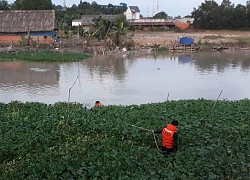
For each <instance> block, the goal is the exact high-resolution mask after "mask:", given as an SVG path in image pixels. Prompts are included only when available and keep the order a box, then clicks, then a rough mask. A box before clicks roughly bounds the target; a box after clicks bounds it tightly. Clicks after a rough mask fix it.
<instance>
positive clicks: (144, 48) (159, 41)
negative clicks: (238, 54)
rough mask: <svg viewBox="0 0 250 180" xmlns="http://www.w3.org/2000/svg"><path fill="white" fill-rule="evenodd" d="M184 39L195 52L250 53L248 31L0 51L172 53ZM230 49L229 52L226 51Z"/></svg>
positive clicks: (139, 35) (154, 34) (64, 42)
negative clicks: (120, 44) (113, 45)
mask: <svg viewBox="0 0 250 180" xmlns="http://www.w3.org/2000/svg"><path fill="white" fill-rule="evenodd" d="M182 36H189V37H192V38H193V39H194V46H193V49H192V50H201V51H211V50H223V49H227V50H232V51H235V50H237V51H240V50H250V33H249V32H248V31H229V30H221V31H208V30H207V31H185V32H174V31H161V32H160V31H135V32H133V34H132V35H130V36H129V37H127V38H126V39H125V41H126V42H124V46H125V48H120V49H119V48H115V49H113V50H109V48H107V47H105V46H104V45H100V43H96V45H95V43H93V44H92V45H90V46H86V44H85V39H59V40H58V41H56V42H55V43H54V44H40V45H39V46H37V47H36V48H31V47H18V46H12V45H11V46H6V47H2V48H0V53H1V52H16V51H22V50H23V49H32V50H39V49H50V50H53V51H57V52H60V53H61V54H63V53H64V52H73V53H90V54H110V53H116V54H119V53H122V54H124V53H125V54H126V53H128V51H130V52H150V51H152V50H154V49H156V48H155V47H157V48H158V50H159V47H160V48H163V49H164V50H166V51H168V50H170V49H173V48H174V47H176V46H179V38H180V37H182ZM224 47H226V48H224Z"/></svg>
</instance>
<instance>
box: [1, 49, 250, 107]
mask: <svg viewBox="0 0 250 180" xmlns="http://www.w3.org/2000/svg"><path fill="white" fill-rule="evenodd" d="M249 67H250V58H249V52H234V53H219V52H213V53H211V52H199V53H193V54H190V53H186V54H171V53H169V54H150V53H143V54H139V53H136V54H131V55H128V56H122V55H119V56H117V55H110V56H96V57H93V58H90V59H88V60H85V61H82V62H73V63H35V62H1V63H0V100H1V101H2V102H10V101H13V100H20V101H39V102H45V103H54V102H58V101H67V100H68V97H69V88H70V87H72V85H73V83H74V81H76V83H75V84H74V87H73V88H72V90H71V96H70V97H71V99H70V101H74V102H80V103H87V104H90V105H93V103H94V102H95V101H96V100H100V101H101V102H102V103H103V104H104V105H105V104H116V105H119V104H122V105H129V104H143V103H150V102H162V101H165V100H166V97H167V95H168V93H169V94H170V97H169V100H179V99H198V98H205V99H216V98H217V96H218V94H219V93H220V91H221V90H223V93H222V96H221V98H224V99H229V100H237V99H243V98H250V91H249V88H250V86H249V85H248V83H247V82H249V81H250V76H249V73H250V70H249Z"/></svg>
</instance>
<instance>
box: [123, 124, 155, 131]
mask: <svg viewBox="0 0 250 180" xmlns="http://www.w3.org/2000/svg"><path fill="white" fill-rule="evenodd" d="M128 125H130V126H133V127H136V128H138V129H141V130H143V131H148V132H151V130H149V129H145V128H142V127H139V126H135V125H133V124H128Z"/></svg>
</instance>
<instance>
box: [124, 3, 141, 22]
mask: <svg viewBox="0 0 250 180" xmlns="http://www.w3.org/2000/svg"><path fill="white" fill-rule="evenodd" d="M140 13H141V12H140V9H139V7H138V6H128V8H127V10H126V11H125V13H124V15H125V16H126V18H127V20H135V19H140V15H141V14H140Z"/></svg>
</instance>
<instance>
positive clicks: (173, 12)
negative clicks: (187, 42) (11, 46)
mask: <svg viewBox="0 0 250 180" xmlns="http://www.w3.org/2000/svg"><path fill="white" fill-rule="evenodd" d="M85 1H87V2H89V3H91V2H93V0H91V1H89V0H82V2H85ZM8 2H9V3H13V2H14V0H8ZM63 2H64V0H52V3H53V4H56V5H63ZM65 2H66V6H67V7H71V6H72V5H73V4H76V5H78V4H79V3H80V0H65ZM95 2H96V3H97V4H101V5H104V4H109V3H110V4H113V5H119V4H120V3H121V2H123V3H126V4H127V5H128V6H138V7H139V9H140V11H141V14H142V15H143V16H144V17H147V16H152V14H153V12H154V14H156V13H157V12H161V11H164V12H166V13H167V14H168V15H169V16H173V17H176V16H178V15H180V16H182V17H183V16H186V15H190V14H191V12H192V11H193V8H198V7H199V6H200V5H201V3H203V2H205V0H137V1H135V0H112V1H108V0H96V1H95ZM157 2H158V3H157ZM215 2H217V3H218V4H219V5H220V4H221V2H222V0H215ZM230 2H232V3H234V4H235V6H236V5H237V4H241V5H244V6H245V5H246V2H247V0H230ZM157 4H158V11H157Z"/></svg>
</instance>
